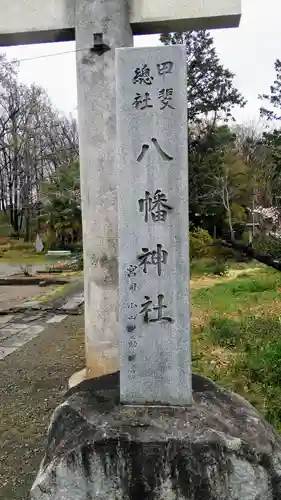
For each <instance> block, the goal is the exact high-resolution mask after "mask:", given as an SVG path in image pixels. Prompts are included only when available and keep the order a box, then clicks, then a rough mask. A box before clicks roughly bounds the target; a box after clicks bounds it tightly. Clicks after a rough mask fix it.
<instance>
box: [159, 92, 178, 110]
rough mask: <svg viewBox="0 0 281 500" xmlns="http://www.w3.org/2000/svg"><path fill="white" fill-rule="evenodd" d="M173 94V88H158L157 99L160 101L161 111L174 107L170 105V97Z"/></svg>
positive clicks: (171, 97)
mask: <svg viewBox="0 0 281 500" xmlns="http://www.w3.org/2000/svg"><path fill="white" fill-rule="evenodd" d="M173 94H174V89H161V90H159V93H158V99H159V100H160V102H161V107H160V109H161V111H162V110H163V109H165V108H171V109H175V107H174V106H172V103H171V101H172V99H173Z"/></svg>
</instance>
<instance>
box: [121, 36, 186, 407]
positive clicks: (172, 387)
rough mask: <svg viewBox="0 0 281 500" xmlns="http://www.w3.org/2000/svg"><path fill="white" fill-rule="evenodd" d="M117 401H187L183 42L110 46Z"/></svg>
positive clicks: (184, 78) (165, 402)
mask: <svg viewBox="0 0 281 500" xmlns="http://www.w3.org/2000/svg"><path fill="white" fill-rule="evenodd" d="M116 63H117V65H116V77H117V96H116V100H117V171H118V189H117V193H118V222H119V227H118V231H119V332H120V355H121V365H120V376H121V381H120V384H121V400H122V401H123V402H124V403H138V404H144V403H156V404H157V403H159V404H172V405H185V404H188V403H190V402H191V363H190V347H189V344H190V339H189V330H190V329H189V252H188V166H187V89H186V49H185V46H183V45H177V46H168V47H164V46H162V47H147V48H138V49H117V51H116Z"/></svg>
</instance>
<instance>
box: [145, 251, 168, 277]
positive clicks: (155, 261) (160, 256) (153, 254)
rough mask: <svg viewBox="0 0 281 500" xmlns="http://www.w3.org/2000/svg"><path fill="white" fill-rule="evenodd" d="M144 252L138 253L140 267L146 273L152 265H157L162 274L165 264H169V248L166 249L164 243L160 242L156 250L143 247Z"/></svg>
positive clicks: (158, 272) (159, 273)
mask: <svg viewBox="0 0 281 500" xmlns="http://www.w3.org/2000/svg"><path fill="white" fill-rule="evenodd" d="M142 252H143V253H142V254H140V255H138V260H139V261H140V264H139V267H141V268H142V270H143V272H144V273H145V274H146V273H147V270H148V267H149V266H150V265H153V266H156V269H157V274H158V276H161V274H162V268H163V265H165V264H167V259H168V252H167V250H164V249H163V247H162V245H160V244H158V245H157V247H156V250H149V248H142Z"/></svg>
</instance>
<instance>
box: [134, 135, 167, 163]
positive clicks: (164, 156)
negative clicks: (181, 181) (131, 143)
mask: <svg viewBox="0 0 281 500" xmlns="http://www.w3.org/2000/svg"><path fill="white" fill-rule="evenodd" d="M151 142H152V144H153V145H154V147H155V149H156V151H157V153H159V155H160V156H161V158H162V159H163V160H164V161H172V160H173V159H174V158H173V156H170V155H169V154H168V153H166V152H165V151H164V150H163V149H162V148H161V146H160V145H159V143H158V141H157V139H155V137H152V139H151ZM148 150H149V144H143V145H142V149H141V152H140V154H139V156H138V157H137V161H138V162H139V163H140V162H141V161H142V160H143V158H144V156H145V154H146V152H147V151H148Z"/></svg>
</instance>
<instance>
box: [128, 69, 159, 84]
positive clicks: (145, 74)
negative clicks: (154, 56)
mask: <svg viewBox="0 0 281 500" xmlns="http://www.w3.org/2000/svg"><path fill="white" fill-rule="evenodd" d="M153 80H154V77H153V76H151V75H150V69H149V67H148V66H147V64H143V65H142V66H141V67H140V68H137V69H135V76H134V78H133V83H134V84H136V83H141V84H142V83H144V84H145V85H151V84H152V82H153Z"/></svg>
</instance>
